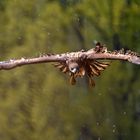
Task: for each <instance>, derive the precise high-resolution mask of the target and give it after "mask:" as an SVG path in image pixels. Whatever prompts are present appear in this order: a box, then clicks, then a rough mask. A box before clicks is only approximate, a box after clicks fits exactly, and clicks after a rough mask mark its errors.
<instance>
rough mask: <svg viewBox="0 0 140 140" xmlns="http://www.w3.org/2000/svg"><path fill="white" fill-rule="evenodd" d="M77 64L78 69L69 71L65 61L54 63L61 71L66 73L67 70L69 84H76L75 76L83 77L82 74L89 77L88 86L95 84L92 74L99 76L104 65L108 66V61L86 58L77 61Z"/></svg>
mask: <svg viewBox="0 0 140 140" xmlns="http://www.w3.org/2000/svg"><path fill="white" fill-rule="evenodd" d="M77 64H78V66H79V67H78V70H76V72H71V71H70V70H69V67H68V65H66V63H56V64H54V66H55V67H57V68H58V69H60V71H62V72H63V73H67V72H69V75H70V80H69V81H70V84H71V85H75V84H76V78H77V77H83V76H85V75H86V76H87V77H88V79H89V85H90V86H95V82H94V80H93V77H94V76H99V75H100V74H101V71H103V70H105V68H106V67H108V66H109V64H110V63H109V62H101V61H96V60H94V61H91V60H87V61H86V62H84V63H83V62H80V61H79V62H77ZM71 65H72V66H75V62H74V64H73V63H71Z"/></svg>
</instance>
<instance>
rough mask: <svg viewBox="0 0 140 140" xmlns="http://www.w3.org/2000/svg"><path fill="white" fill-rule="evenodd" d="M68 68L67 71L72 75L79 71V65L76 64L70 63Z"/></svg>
mask: <svg viewBox="0 0 140 140" xmlns="http://www.w3.org/2000/svg"><path fill="white" fill-rule="evenodd" d="M68 67H69V71H70V72H72V73H77V72H78V71H79V65H78V63H76V62H70V63H69V65H68Z"/></svg>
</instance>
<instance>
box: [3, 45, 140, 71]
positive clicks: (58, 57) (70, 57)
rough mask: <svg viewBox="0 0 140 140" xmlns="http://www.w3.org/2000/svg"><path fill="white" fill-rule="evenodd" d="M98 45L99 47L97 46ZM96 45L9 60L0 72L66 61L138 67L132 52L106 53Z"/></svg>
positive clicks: (104, 48)
mask: <svg viewBox="0 0 140 140" xmlns="http://www.w3.org/2000/svg"><path fill="white" fill-rule="evenodd" d="M98 45H99V46H98ZM98 45H96V47H95V48H93V49H90V50H88V51H83V50H82V51H78V52H70V53H68V52H67V53H63V54H47V55H43V56H39V57H35V58H21V59H11V60H9V61H1V62H0V70H10V69H13V68H16V67H19V66H23V65H29V64H38V63H48V62H60V63H62V62H63V63H67V61H81V62H82V63H84V61H86V60H101V59H105V60H124V61H129V62H131V63H134V64H138V65H140V57H139V56H138V55H137V54H136V53H135V52H132V51H128V52H126V53H124V52H122V50H120V51H113V52H109V51H107V48H106V47H103V46H100V44H98Z"/></svg>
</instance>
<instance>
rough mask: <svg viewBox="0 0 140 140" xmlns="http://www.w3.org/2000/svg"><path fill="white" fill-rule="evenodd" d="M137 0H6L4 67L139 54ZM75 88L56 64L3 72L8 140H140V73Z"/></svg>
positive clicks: (0, 117) (2, 130)
mask: <svg viewBox="0 0 140 140" xmlns="http://www.w3.org/2000/svg"><path fill="white" fill-rule="evenodd" d="M139 9H140V2H139V0H31V1H29V0H23V1H22V0H0V56H1V58H0V60H1V61H2V60H8V59H11V58H19V57H24V56H25V57H31V56H38V55H40V54H42V53H50V52H52V53H61V52H65V51H74V50H75V51H76V50H80V49H89V48H92V47H94V44H93V42H94V40H98V41H101V42H103V43H105V44H106V45H107V47H108V48H109V49H111V50H113V49H120V48H122V47H124V48H125V49H131V50H135V51H138V52H140V10H139ZM95 79H96V87H95V88H94V89H89V88H88V85H87V82H86V79H79V80H78V83H77V85H76V86H71V85H69V83H68V76H66V75H64V74H61V73H60V72H59V71H58V70H56V69H55V68H53V67H52V66H51V65H50V64H38V65H31V66H24V67H21V68H17V69H13V70H11V71H0V139H2V140H13V139H14V140H19V139H22V140H45V139H47V140H124V139H125V140H131V139H133V140H139V139H140V133H139V132H140V72H139V66H136V65H132V64H129V63H124V62H113V63H112V65H111V66H110V67H109V68H108V69H107V70H106V71H105V72H103V74H102V75H101V76H100V77H98V78H95Z"/></svg>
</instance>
